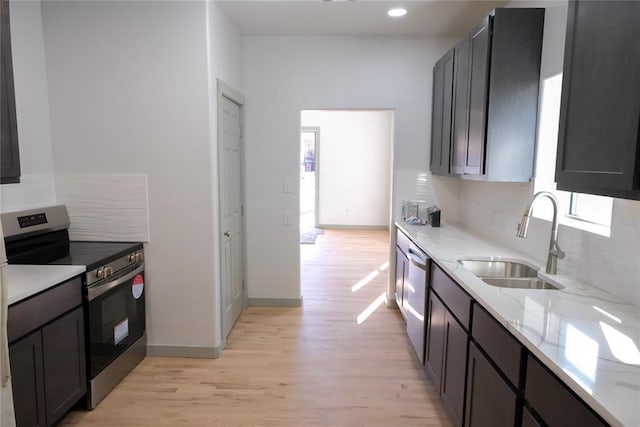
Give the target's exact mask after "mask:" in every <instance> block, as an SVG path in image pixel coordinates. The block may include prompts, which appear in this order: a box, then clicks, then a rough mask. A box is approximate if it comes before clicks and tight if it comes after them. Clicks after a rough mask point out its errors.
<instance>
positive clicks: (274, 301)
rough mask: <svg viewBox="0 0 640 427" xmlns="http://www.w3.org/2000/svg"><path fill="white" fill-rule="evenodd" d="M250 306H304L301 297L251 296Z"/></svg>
mask: <svg viewBox="0 0 640 427" xmlns="http://www.w3.org/2000/svg"><path fill="white" fill-rule="evenodd" d="M248 303H249V306H250V307H302V297H300V298H249V299H248Z"/></svg>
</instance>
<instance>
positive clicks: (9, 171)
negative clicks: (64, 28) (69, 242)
mask: <svg viewBox="0 0 640 427" xmlns="http://www.w3.org/2000/svg"><path fill="white" fill-rule="evenodd" d="M0 51H1V52H0V59H1V61H0V83H1V85H2V87H0V128H1V130H2V133H1V134H0V184H10V183H17V182H20V153H19V151H18V126H17V120H16V96H15V88H14V85H13V62H12V60H11V29H10V26H9V1H8V0H0Z"/></svg>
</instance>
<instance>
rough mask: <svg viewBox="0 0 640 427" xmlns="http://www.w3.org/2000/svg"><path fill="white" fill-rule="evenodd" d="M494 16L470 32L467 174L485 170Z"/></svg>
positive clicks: (465, 169) (465, 166)
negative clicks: (490, 54)
mask: <svg viewBox="0 0 640 427" xmlns="http://www.w3.org/2000/svg"><path fill="white" fill-rule="evenodd" d="M490 25H491V17H489V16H487V17H486V18H484V19H483V20H482V22H480V23H479V24H478V25H476V27H475V28H474V29H473V31H472V32H471V38H470V41H469V43H470V50H471V52H470V58H471V64H470V72H469V76H470V77H469V142H468V147H467V152H466V159H465V164H464V173H465V174H470V175H480V174H482V173H483V169H484V151H485V135H486V124H487V119H486V117H487V86H488V77H489V49H490V45H491V38H490V37H491V34H490V32H491V26H490Z"/></svg>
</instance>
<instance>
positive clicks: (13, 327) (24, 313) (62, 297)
mask: <svg viewBox="0 0 640 427" xmlns="http://www.w3.org/2000/svg"><path fill="white" fill-rule="evenodd" d="M81 286H82V283H81V281H80V277H76V278H74V279H71V280H69V281H67V282H64V283H62V284H61V285H57V286H55V287H53V288H50V289H48V290H46V291H45V292H42V293H40V294H37V295H35V296H33V297H30V298H28V299H26V300H24V301H20V302H18V303H16V304H14V305H12V306H11V307H9V313H8V315H7V335H8V337H9V342H12V341H15V340H17V339H18V338H20V337H22V336H24V335H26V334H28V333H29V332H31V331H33V330H35V329H37V328H39V327H41V326H42V325H44V324H45V323H47V322H50V321H51V320H53V319H55V318H56V317H58V316H60V315H62V314H64V313H66V312H67V311H69V310H71V309H72V308H75V307H77V306H79V305H80V304H82V290H81Z"/></svg>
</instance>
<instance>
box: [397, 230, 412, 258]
mask: <svg viewBox="0 0 640 427" xmlns="http://www.w3.org/2000/svg"><path fill="white" fill-rule="evenodd" d="M396 245H397V246H398V247H399V248H400V250H401V251H402V252H403V253H404V254H405V255H406V254H408V253H409V246H411V240H409V238H408V237H407V236H406V235H405V234H404V233H403V232H402V231H400V230H399V229H396Z"/></svg>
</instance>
